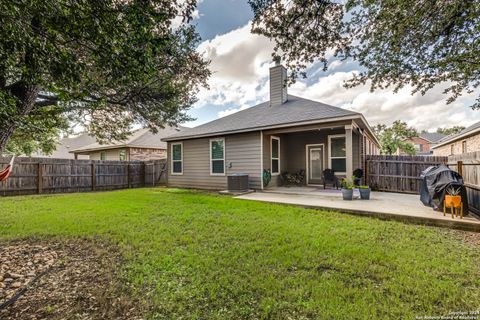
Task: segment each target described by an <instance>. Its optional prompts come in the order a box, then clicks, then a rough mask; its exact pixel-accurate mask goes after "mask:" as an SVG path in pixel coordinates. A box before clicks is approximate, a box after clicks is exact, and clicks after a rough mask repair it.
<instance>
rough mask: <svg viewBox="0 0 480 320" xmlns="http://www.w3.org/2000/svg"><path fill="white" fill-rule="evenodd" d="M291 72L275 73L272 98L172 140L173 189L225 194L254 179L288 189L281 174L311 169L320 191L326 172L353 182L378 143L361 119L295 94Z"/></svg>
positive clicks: (309, 176)
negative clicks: (232, 184)
mask: <svg viewBox="0 0 480 320" xmlns="http://www.w3.org/2000/svg"><path fill="white" fill-rule="evenodd" d="M286 77H287V71H286V69H285V68H284V67H283V66H282V65H276V66H274V67H272V68H271V69H270V100H269V101H267V102H264V103H261V104H259V105H256V106H253V107H251V108H248V109H245V110H242V111H239V112H237V113H234V114H232V115H229V116H226V117H223V118H220V119H217V120H214V121H211V122H209V123H206V124H203V125H200V126H198V127H195V128H191V129H186V130H184V131H181V132H178V133H176V134H174V135H172V136H169V137H167V138H165V139H164V141H167V142H168V158H169V159H170V160H169V162H170V163H169V168H170V169H169V177H168V184H169V185H170V186H175V187H194V188H204V189H216V190H220V189H225V188H226V187H227V176H228V175H230V174H234V173H247V174H248V175H249V187H250V188H253V189H263V188H264V186H263V183H262V173H263V171H264V170H270V172H271V174H272V180H271V182H270V184H269V187H275V186H278V185H281V183H282V179H281V173H284V172H290V173H295V172H298V171H300V170H305V173H306V181H305V183H306V184H308V185H321V184H322V172H323V170H324V169H326V168H333V169H334V170H335V172H336V174H337V175H338V176H348V177H351V176H352V172H353V170H354V169H356V168H361V167H362V166H363V162H364V161H363V157H364V155H366V154H378V150H379V142H378V140H377V139H376V137H375V136H374V134H373V132H372V130H371V128H370V126H369V125H368V123H367V121H366V120H365V118H364V117H363V115H362V114H361V113H358V112H353V111H349V110H345V109H341V108H337V107H334V106H330V105H327V104H324V103H320V102H316V101H312V100H308V99H304V98H301V97H296V96H293V95H289V94H288V93H287V88H286V85H285V84H286Z"/></svg>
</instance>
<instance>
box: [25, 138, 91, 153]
mask: <svg viewBox="0 0 480 320" xmlns="http://www.w3.org/2000/svg"><path fill="white" fill-rule="evenodd" d="M94 142H95V138H94V137H91V136H89V135H88V134H86V133H83V134H80V135H78V136H73V137H68V138H63V139H61V140H60V141H59V143H58V144H57V148H56V149H55V151H53V153H52V154H50V155H45V154H43V153H41V152H38V153H36V154H34V155H32V156H34V157H48V158H59V159H73V158H74V156H73V154H71V153H70V150H73V149H78V148H81V147H83V146H86V145H89V144H91V143H94Z"/></svg>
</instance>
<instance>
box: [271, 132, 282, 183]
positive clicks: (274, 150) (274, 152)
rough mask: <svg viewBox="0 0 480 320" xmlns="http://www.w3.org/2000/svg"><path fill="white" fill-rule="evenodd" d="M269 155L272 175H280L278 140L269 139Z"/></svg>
mask: <svg viewBox="0 0 480 320" xmlns="http://www.w3.org/2000/svg"><path fill="white" fill-rule="evenodd" d="M270 154H271V159H272V163H271V170H272V174H280V138H278V137H271V138H270Z"/></svg>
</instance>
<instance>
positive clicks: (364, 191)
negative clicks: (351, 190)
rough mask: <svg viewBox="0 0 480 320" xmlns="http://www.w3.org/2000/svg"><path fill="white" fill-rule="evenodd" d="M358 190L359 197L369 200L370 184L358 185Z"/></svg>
mask: <svg viewBox="0 0 480 320" xmlns="http://www.w3.org/2000/svg"><path fill="white" fill-rule="evenodd" d="M358 191H359V192H360V199H362V200H370V186H358Z"/></svg>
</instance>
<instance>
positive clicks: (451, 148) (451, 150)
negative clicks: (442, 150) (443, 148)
mask: <svg viewBox="0 0 480 320" xmlns="http://www.w3.org/2000/svg"><path fill="white" fill-rule="evenodd" d="M450 154H451V155H453V144H451V145H450Z"/></svg>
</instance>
